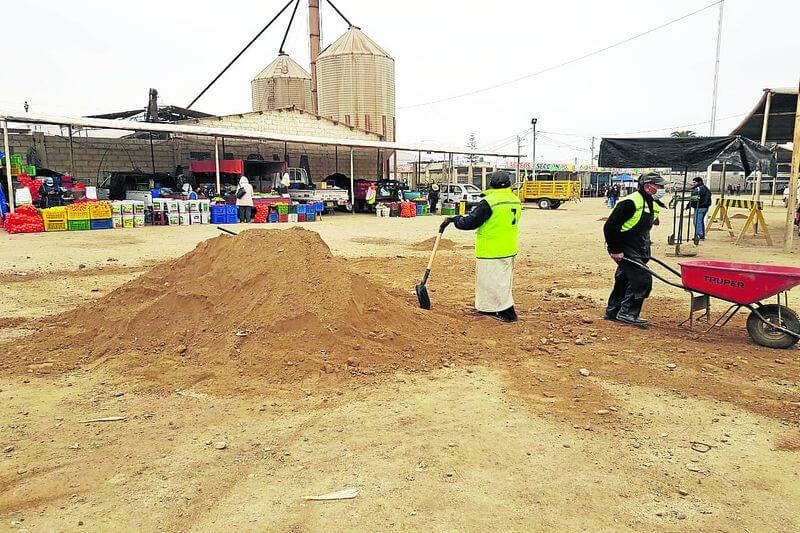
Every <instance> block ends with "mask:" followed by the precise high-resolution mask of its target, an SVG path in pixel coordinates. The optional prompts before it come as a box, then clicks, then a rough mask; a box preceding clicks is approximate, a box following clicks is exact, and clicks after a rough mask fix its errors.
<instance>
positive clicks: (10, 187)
mask: <svg viewBox="0 0 800 533" xmlns="http://www.w3.org/2000/svg"><path fill="white" fill-rule="evenodd" d="M3 148H4V151H5V154H6V156H5V159H6V183H7V184H8V208H9V209H10V210H11V212H12V213H13V212H14V181H13V178H12V177H11V145H10V143H9V142H8V121H7V120H4V121H3Z"/></svg>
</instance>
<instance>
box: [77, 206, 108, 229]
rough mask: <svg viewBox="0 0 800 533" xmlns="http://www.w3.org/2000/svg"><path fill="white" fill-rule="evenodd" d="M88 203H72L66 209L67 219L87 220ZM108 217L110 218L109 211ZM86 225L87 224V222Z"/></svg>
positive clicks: (88, 217)
mask: <svg viewBox="0 0 800 533" xmlns="http://www.w3.org/2000/svg"><path fill="white" fill-rule="evenodd" d="M90 218H91V217H90V216H89V205H88V204H85V203H84V204H72V205H71V206H69V208H68V209H67V220H76V221H77V220H87V221H88V220H89V219H90ZM108 218H111V214H110V213H109V215H108ZM87 226H88V224H87Z"/></svg>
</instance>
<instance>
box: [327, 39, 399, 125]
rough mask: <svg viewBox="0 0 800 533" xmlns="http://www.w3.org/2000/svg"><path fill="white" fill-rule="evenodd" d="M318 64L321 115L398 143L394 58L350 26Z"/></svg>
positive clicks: (328, 48)
mask: <svg viewBox="0 0 800 533" xmlns="http://www.w3.org/2000/svg"><path fill="white" fill-rule="evenodd" d="M316 65H317V95H318V100H319V102H318V105H319V114H320V115H321V116H323V117H329V118H332V119H334V120H338V121H340V122H344V123H345V124H349V125H351V126H356V127H358V128H362V129H365V130H369V131H373V132H376V133H379V134H381V135H383V136H384V138H385V139H386V140H388V141H393V140H394V138H395V133H394V115H395V104H394V59H392V58H391V57H390V56H389V54H387V53H386V51H385V50H384V49H383V48H381V47H380V46H378V45H377V44H376V43H375V41H373V40H372V39H370V38H369V37H367V36H366V35H365V34H364V33H363V32H362V31H361V30H360V29H359V28H357V27H355V26H350V29H348V30H347V32H345V34H344V35H342V36H341V37H339V38H338V39H337V40H336V41H335V42H334V43H333V44H331V45H330V46H329V47H327V48H326V49H325V50H323V52H322V53H321V54H320V55H319V57H318V58H317V61H316Z"/></svg>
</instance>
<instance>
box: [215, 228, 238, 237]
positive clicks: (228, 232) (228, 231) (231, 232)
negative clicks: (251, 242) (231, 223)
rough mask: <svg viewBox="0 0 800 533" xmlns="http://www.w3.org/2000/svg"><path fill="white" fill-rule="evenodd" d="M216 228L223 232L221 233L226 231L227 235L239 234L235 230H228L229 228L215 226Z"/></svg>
mask: <svg viewBox="0 0 800 533" xmlns="http://www.w3.org/2000/svg"><path fill="white" fill-rule="evenodd" d="M217 229H218V230H220V231H221V232H223V233H227V234H228V235H233V236H234V237H236V236H237V235H239V234H238V233H236V232H233V231H231V230H229V229H225V228H222V227H220V226H217Z"/></svg>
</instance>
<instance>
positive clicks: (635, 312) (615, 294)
mask: <svg viewBox="0 0 800 533" xmlns="http://www.w3.org/2000/svg"><path fill="white" fill-rule="evenodd" d="M666 183H667V182H666V180H665V179H664V178H663V177H661V175H660V174H658V173H657V172H649V173H647V174H643V175H642V176H640V177H639V187H638V189H637V190H636V192H634V193H631V194H629V195H628V196H626V197H625V198H624V199H623V200H621V201H620V202H619V203H618V204H617V205H616V207H615V208H614V210H613V211H612V212H611V215H610V216H609V217H608V220H607V221H606V223H605V225H604V226H603V235H604V236H605V241H606V246H607V249H608V255H609V256H610V257H611V259H613V260H614V261H615V262H616V263H617V270H616V272H615V273H614V288H613V289H612V291H611V294H610V295H609V297H608V306H607V307H606V313H605V316H604V318H605V319H606V320H614V321H617V322H621V323H623V324H628V325H632V326H637V327H642V328H644V327H647V320H644V319H643V318H641V317H640V316H639V315H640V314H641V312H642V306H643V305H644V301H645V299H647V297H648V296H650V290H651V289H652V286H653V277H652V276H651V275H650V274H649V273H648V272H646V271H645V270H642V269H641V268H639V267H638V266H636V265H634V264H631V263H630V262H629V261H627V260H632V261H636V262H638V263H642V264H647V262H648V261H649V260H650V229H651V228H652V227H653V226H654V225H658V223H659V220H658V216H659V212H660V211H661V207H660V198H661V197H662V196H663V195H664V186H665V185H666Z"/></svg>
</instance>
